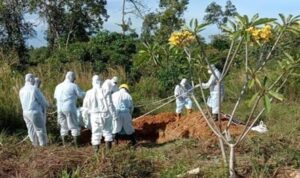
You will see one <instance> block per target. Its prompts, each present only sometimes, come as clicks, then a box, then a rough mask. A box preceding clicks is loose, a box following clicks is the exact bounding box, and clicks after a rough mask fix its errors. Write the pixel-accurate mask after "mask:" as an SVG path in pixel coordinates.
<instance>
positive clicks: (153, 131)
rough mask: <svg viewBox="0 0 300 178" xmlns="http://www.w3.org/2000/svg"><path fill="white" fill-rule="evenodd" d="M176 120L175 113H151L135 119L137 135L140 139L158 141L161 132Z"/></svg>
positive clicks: (134, 124)
mask: <svg viewBox="0 0 300 178" xmlns="http://www.w3.org/2000/svg"><path fill="white" fill-rule="evenodd" d="M175 121H176V116H175V114H174V113H161V114H158V115H153V116H151V115H149V116H145V117H142V118H140V119H138V120H134V121H133V126H134V128H135V133H136V136H137V138H138V139H139V140H148V141H153V142H155V141H157V139H158V138H159V136H160V132H164V131H165V130H166V128H167V125H169V124H171V123H172V122H175Z"/></svg>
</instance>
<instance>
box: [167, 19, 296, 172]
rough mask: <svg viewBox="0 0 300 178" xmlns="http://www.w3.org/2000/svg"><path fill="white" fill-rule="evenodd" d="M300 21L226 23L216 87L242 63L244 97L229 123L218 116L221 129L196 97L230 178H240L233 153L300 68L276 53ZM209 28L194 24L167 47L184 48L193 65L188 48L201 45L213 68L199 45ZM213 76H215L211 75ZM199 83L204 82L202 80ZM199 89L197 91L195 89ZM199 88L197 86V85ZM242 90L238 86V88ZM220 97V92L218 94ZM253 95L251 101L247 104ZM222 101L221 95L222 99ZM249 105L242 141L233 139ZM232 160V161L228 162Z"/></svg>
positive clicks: (290, 58) (202, 57) (291, 58)
mask: <svg viewBox="0 0 300 178" xmlns="http://www.w3.org/2000/svg"><path fill="white" fill-rule="evenodd" d="M299 17H300V16H295V17H293V16H291V15H289V16H287V17H285V16H284V15H282V14H279V20H277V19H274V18H260V17H259V15H258V14H256V15H254V16H253V17H252V18H251V19H249V17H248V16H246V15H244V16H241V15H237V16H236V17H235V19H234V20H232V21H228V23H227V24H225V25H224V26H222V29H223V32H224V34H225V35H226V36H228V37H229V39H230V41H231V45H230V48H229V50H228V54H227V56H226V60H225V64H224V67H223V70H222V71H220V72H221V76H220V77H217V76H216V74H215V73H214V72H213V75H214V76H215V78H216V79H217V82H218V83H221V82H223V81H224V79H225V78H226V76H227V75H228V73H229V71H230V70H232V69H233V68H234V67H236V65H233V64H234V63H237V62H238V63H240V64H242V66H243V67H244V70H243V84H242V86H240V94H239V95H238V97H237V98H236V102H235V103H234V104H233V105H232V110H231V113H230V118H229V121H228V122H227V123H226V124H225V125H224V124H221V111H219V114H218V117H219V123H216V122H214V121H213V118H212V115H211V113H210V112H206V111H205V110H206V109H207V110H208V107H207V106H206V105H204V106H201V105H200V104H199V102H198V100H197V99H196V97H195V96H192V98H193V100H194V102H195V103H196V105H197V108H198V109H199V111H200V112H201V114H202V115H203V117H204V119H205V121H206V122H207V124H208V126H209V127H210V129H211V130H212V131H213V133H214V134H215V135H216V136H217V137H218V138H219V141H220V148H221V150H222V156H223V159H224V162H225V164H228V167H229V175H230V177H231V178H233V177H236V173H235V164H236V162H235V148H236V147H237V146H238V145H239V144H241V143H242V142H243V141H244V140H245V138H246V136H247V134H248V133H249V132H250V130H251V128H252V127H253V126H254V125H255V124H256V123H257V121H258V119H259V118H261V116H262V115H263V113H264V112H269V111H270V108H271V103H272V101H273V100H274V99H276V100H279V101H282V100H283V95H282V94H281V93H280V91H281V89H282V87H283V86H284V84H285V83H286V82H287V81H288V78H289V77H290V76H291V75H293V73H295V71H296V70H295V67H296V66H298V65H299V62H300V58H299V56H295V55H291V54H288V53H287V52H285V51H282V54H279V55H274V53H275V52H276V51H281V49H280V44H281V43H283V40H282V39H283V38H284V37H285V36H287V35H290V34H291V33H294V34H297V35H299V32H300V29H299V25H298V23H299V20H300V18H299ZM207 25H208V24H198V21H197V20H193V21H192V22H191V24H190V26H191V28H190V29H189V30H183V31H180V32H174V33H173V34H172V35H171V37H170V39H169V42H170V44H171V45H172V46H175V47H177V48H183V49H184V51H185V52H186V55H187V59H188V60H190V59H192V57H191V53H190V52H189V50H188V44H190V43H191V42H193V41H196V42H197V43H198V47H199V48H198V49H200V53H201V55H200V56H198V58H199V60H202V61H205V63H206V64H207V65H208V66H209V67H211V62H210V61H209V59H208V56H206V54H205V50H204V46H203V45H202V43H201V42H200V39H199V32H200V31H202V30H203V29H204V28H205V27H206V26H207ZM250 52H252V53H256V54H257V55H254V56H258V57H257V58H256V57H255V58H254V57H253V55H249V54H250ZM270 66H271V67H273V68H275V69H276V76H274V73H272V75H271V73H270V70H268V67H270ZM211 71H213V70H211ZM199 81H200V82H201V81H202V79H201V78H200V79H199ZM196 86H197V85H196ZM198 86H199V85H198ZM237 86H238V85H237ZM200 90H201V96H202V99H203V101H206V96H205V94H204V92H203V89H202V88H200ZM219 92H221V88H219ZM249 94H251V95H252V97H250V99H248V98H247V96H249ZM219 100H220V101H221V95H219ZM244 104H247V105H248V106H249V108H250V109H249V111H248V113H247V114H246V115H247V118H246V120H245V126H244V128H243V130H242V132H241V134H240V135H239V136H238V137H235V138H233V137H232V136H231V134H230V130H229V128H230V126H231V125H232V124H233V118H234V117H235V115H236V113H237V111H238V110H239V108H240V106H241V105H244ZM219 108H222V103H221V102H219ZM225 146H228V147H229V149H228V150H229V153H226V152H225V148H224V147H225ZM228 155H229V157H228Z"/></svg>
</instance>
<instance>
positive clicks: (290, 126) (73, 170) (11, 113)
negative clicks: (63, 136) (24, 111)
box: [0, 63, 300, 178]
mask: <svg viewBox="0 0 300 178" xmlns="http://www.w3.org/2000/svg"><path fill="white" fill-rule="evenodd" d="M67 70H74V71H75V72H76V73H77V75H78V76H79V77H78V80H77V82H78V83H79V85H80V86H81V87H82V88H83V89H85V90H86V89H88V88H90V85H91V84H90V79H91V76H92V75H93V72H92V67H91V66H88V65H82V64H78V63H70V64H68V65H65V66H63V65H60V64H57V65H55V64H42V66H37V67H32V68H31V69H30V72H32V73H34V74H36V75H38V76H39V77H41V79H42V81H43V84H42V90H43V91H44V93H45V95H46V97H47V98H48V100H49V101H50V103H52V104H54V101H53V99H52V98H53V97H52V95H53V91H54V87H55V86H56V84H58V83H59V82H60V81H62V80H63V75H64V73H65V71H67ZM0 74H1V75H0V84H1V85H0V88H1V90H2V92H1V93H0V103H1V104H0V113H1V120H0V128H6V129H5V130H3V131H1V132H0V143H1V144H0V162H1V166H0V177H10V176H14V177H165V178H167V177H176V176H177V175H179V174H183V173H185V172H186V171H188V170H190V169H194V168H197V167H200V173H199V175H197V176H198V177H227V176H228V175H227V167H225V166H224V165H222V161H221V157H220V151H219V148H218V145H211V143H210V142H208V141H207V142H203V141H202V142H200V141H198V140H193V139H180V140H177V141H174V142H170V143H165V144H153V143H152V144H142V146H140V147H138V148H137V149H136V150H133V149H128V148H127V147H126V146H123V145H121V146H119V147H115V148H113V150H112V151H111V152H110V153H109V154H102V152H103V151H104V150H103V148H102V149H101V154H100V155H99V157H95V156H94V154H93V151H92V148H91V146H85V147H82V148H80V149H78V150H75V149H73V148H72V147H67V148H62V147H61V146H59V145H58V144H57V143H58V142H59V136H58V134H59V131H58V129H57V127H56V118H55V115H52V116H50V117H49V118H48V119H49V121H48V124H47V130H48V135H49V140H50V143H51V146H49V147H47V148H43V149H37V148H32V147H31V145H30V143H29V141H28V140H27V141H26V142H24V143H22V144H19V145H17V143H18V142H20V141H21V140H22V139H23V138H24V136H25V135H26V131H25V130H24V128H25V124H24V121H23V120H22V115H21V108H20V104H19V102H18V101H19V98H18V91H19V89H20V88H21V87H22V86H23V75H21V74H20V73H16V72H14V71H13V70H12V69H10V67H9V66H8V65H6V64H1V67H0ZM113 75H118V76H120V79H121V81H122V82H126V81H125V78H126V74H125V73H124V70H123V69H121V68H119V69H110V70H108V73H105V74H102V76H103V78H108V77H111V76H113ZM150 82H152V83H154V84H153V86H151V87H152V89H149V90H145V88H147V87H148V83H147V81H146V80H145V81H141V86H140V87H136V89H135V88H133V90H132V91H133V92H135V93H133V94H134V98H135V101H136V103H139V102H140V103H139V104H144V103H145V104H146V105H147V106H146V107H144V108H141V111H140V113H138V114H141V113H143V112H145V111H149V110H151V109H154V108H155V107H156V105H153V106H151V105H149V104H148V103H151V102H152V101H155V100H156V99H157V98H155V97H150V98H153V99H147V98H143V97H144V96H143V95H139V94H138V92H139V91H140V90H143V91H144V94H148V95H149V96H152V95H154V96H156V95H155V93H154V94H153V93H149V92H150V91H152V90H155V87H156V84H155V80H154V79H151V80H150ZM7 86H12V87H7ZM7 93H10V94H9V95H8V94H7ZM228 93H229V94H230V93H236V92H235V88H234V87H231V88H229V89H228ZM233 96H234V95H233ZM232 101H233V98H229V99H227V100H225V102H224V105H223V108H222V110H223V111H224V112H226V113H230V111H231V109H232V106H233V104H232ZM202 104H203V103H202ZM299 108H300V103H297V102H287V101H285V102H283V103H276V102H275V103H274V104H273V106H272V109H271V112H270V113H268V114H264V115H263V117H262V120H263V121H264V122H265V124H266V125H267V127H268V129H269V132H268V133H267V134H261V135H260V134H256V133H254V134H252V136H251V137H247V139H246V140H245V142H244V143H243V144H241V145H240V146H239V147H238V148H237V150H238V154H237V160H238V172H239V173H240V174H242V175H244V176H246V177H274V175H276V174H277V172H280V170H282V169H290V170H292V169H299V167H300V151H299V148H300V118H299V115H300V110H299ZM174 110H175V103H174V102H172V103H170V104H168V105H167V106H165V107H163V108H161V109H159V110H157V111H155V112H154V114H155V113H159V112H166V111H168V112H174ZM247 111H249V107H248V106H247V105H246V104H242V105H241V106H240V107H239V109H238V111H237V117H238V118H241V119H245V115H247ZM138 114H136V115H137V116H138ZM16 133H17V134H16ZM197 176H195V177H197Z"/></svg>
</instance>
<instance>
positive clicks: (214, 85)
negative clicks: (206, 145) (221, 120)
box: [201, 65, 224, 121]
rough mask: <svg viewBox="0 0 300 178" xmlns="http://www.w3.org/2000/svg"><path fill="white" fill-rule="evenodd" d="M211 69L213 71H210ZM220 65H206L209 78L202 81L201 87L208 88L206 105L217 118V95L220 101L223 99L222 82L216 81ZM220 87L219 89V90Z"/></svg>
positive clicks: (218, 76)
mask: <svg viewBox="0 0 300 178" xmlns="http://www.w3.org/2000/svg"><path fill="white" fill-rule="evenodd" d="M211 69H212V70H213V71H211ZM221 70H222V69H221V67H219V69H218V68H217V67H216V66H215V65H211V67H208V73H209V74H210V78H209V80H208V81H207V82H206V83H202V84H201V87H202V88H203V89H208V88H209V92H210V96H209V97H208V99H207V105H208V106H209V107H210V108H211V112H212V114H213V119H214V120H215V121H216V120H218V114H219V110H220V108H219V103H220V102H219V97H221V98H220V101H221V102H222V101H223V98H224V84H223V82H221V83H220V82H218V79H219V78H220V77H221V72H220V71H221ZM219 87H220V90H219Z"/></svg>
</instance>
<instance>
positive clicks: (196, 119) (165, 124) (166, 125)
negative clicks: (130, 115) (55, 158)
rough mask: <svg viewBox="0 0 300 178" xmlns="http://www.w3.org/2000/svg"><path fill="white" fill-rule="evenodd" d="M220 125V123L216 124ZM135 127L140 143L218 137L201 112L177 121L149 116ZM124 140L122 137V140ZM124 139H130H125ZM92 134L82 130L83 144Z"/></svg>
mask: <svg viewBox="0 0 300 178" xmlns="http://www.w3.org/2000/svg"><path fill="white" fill-rule="evenodd" d="M216 124H217V125H218V124H219V123H218V122H216ZM221 124H222V128H224V127H225V126H226V124H227V121H226V120H222V122H221ZM133 126H134V128H135V133H136V136H137V139H138V140H140V141H150V142H156V143H165V142H169V141H173V140H176V139H179V138H195V139H200V140H213V139H216V136H215V135H214V134H213V132H212V131H211V130H210V128H209V127H208V125H207V123H206V122H205V120H204V118H203V116H202V115H201V114H200V113H199V112H194V113H192V114H190V115H188V116H183V117H181V118H180V119H179V120H176V115H175V114H174V113H160V114H157V115H148V116H145V117H142V118H139V119H137V120H133ZM243 128H244V126H242V125H231V126H230V128H229V131H230V133H231V135H237V134H239V133H241V131H242V130H243ZM120 139H121V140H122V137H121V138H120ZM123 139H128V138H126V137H124V138H123ZM90 140H91V132H90V130H88V129H82V130H81V143H83V144H89V143H90Z"/></svg>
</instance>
